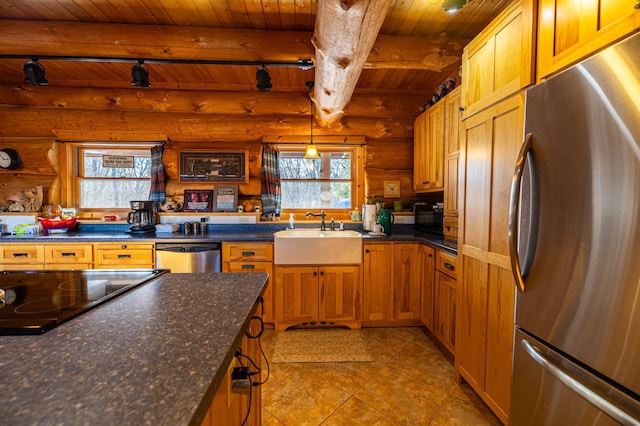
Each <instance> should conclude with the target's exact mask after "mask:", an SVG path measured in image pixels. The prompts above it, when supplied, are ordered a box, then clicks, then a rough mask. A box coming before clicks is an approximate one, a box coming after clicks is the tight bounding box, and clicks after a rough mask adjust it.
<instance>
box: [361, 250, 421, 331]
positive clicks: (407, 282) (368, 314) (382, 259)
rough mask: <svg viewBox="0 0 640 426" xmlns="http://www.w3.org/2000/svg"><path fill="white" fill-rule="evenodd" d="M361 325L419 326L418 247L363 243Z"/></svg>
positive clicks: (419, 262)
mask: <svg viewBox="0 0 640 426" xmlns="http://www.w3.org/2000/svg"><path fill="white" fill-rule="evenodd" d="M363 257H364V273H363V308H362V310H363V313H364V314H363V325H365V326H369V327H385V326H417V325H420V324H421V322H420V312H421V299H420V295H421V286H422V283H423V271H424V269H423V251H422V245H421V244H413V243H366V244H364V256H363Z"/></svg>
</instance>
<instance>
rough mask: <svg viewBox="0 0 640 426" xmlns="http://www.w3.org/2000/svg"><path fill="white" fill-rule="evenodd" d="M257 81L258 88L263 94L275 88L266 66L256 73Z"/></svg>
mask: <svg viewBox="0 0 640 426" xmlns="http://www.w3.org/2000/svg"><path fill="white" fill-rule="evenodd" d="M256 81H257V82H258V84H256V87H257V88H258V90H259V91H261V92H267V91H269V90H271V87H273V86H271V75H270V74H269V70H267V68H266V67H265V66H264V65H262V67H260V68H258V70H257V71H256Z"/></svg>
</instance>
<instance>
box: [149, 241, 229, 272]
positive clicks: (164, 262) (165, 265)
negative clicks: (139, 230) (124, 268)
mask: <svg viewBox="0 0 640 426" xmlns="http://www.w3.org/2000/svg"><path fill="white" fill-rule="evenodd" d="M221 256H222V255H221V243H218V242H206V243H186V242H185V243H179V242H176V243H156V268H158V269H170V270H171V272H172V273H190V272H220V271H221V265H222V260H221Z"/></svg>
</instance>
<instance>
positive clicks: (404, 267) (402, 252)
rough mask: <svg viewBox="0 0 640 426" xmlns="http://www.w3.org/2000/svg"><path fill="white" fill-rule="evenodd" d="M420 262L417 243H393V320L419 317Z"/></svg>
mask: <svg viewBox="0 0 640 426" xmlns="http://www.w3.org/2000/svg"><path fill="white" fill-rule="evenodd" d="M422 263H423V261H422V250H420V245H419V244H395V248H394V265H393V316H392V318H393V319H394V320H412V319H420V287H421V285H422Z"/></svg>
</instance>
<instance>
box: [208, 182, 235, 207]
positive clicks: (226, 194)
mask: <svg viewBox="0 0 640 426" xmlns="http://www.w3.org/2000/svg"><path fill="white" fill-rule="evenodd" d="M237 208H238V187H237V186H235V185H226V186H225V185H216V186H215V188H213V211H214V212H234V211H236V209H237Z"/></svg>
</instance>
